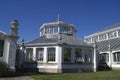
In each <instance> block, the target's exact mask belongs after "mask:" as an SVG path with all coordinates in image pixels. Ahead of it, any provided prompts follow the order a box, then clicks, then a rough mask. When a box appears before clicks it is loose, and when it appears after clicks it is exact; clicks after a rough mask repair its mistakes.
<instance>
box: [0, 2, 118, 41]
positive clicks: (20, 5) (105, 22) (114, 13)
mask: <svg viewBox="0 0 120 80" xmlns="http://www.w3.org/2000/svg"><path fill="white" fill-rule="evenodd" d="M58 14H59V16H60V20H61V21H63V22H65V23H70V24H73V25H74V26H75V28H76V29H77V37H79V38H80V39H81V40H83V39H84V37H85V36H88V35H90V34H92V33H95V32H97V31H100V30H102V29H104V28H106V27H110V26H112V25H114V24H116V23H119V22H120V0H0V30H1V31H4V32H6V33H8V34H9V33H10V27H11V26H10V22H11V21H12V20H14V19H15V20H18V21H19V31H18V33H19V40H18V42H20V41H21V40H22V38H24V39H25V42H29V41H31V40H34V39H35V38H37V37H39V29H40V26H41V25H42V24H44V23H49V22H55V21H56V20H57V16H58Z"/></svg>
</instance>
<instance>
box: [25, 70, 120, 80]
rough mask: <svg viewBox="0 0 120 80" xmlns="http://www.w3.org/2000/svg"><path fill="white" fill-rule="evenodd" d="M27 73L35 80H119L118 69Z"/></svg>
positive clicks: (119, 73)
mask: <svg viewBox="0 0 120 80" xmlns="http://www.w3.org/2000/svg"><path fill="white" fill-rule="evenodd" d="M27 75H29V76H31V77H33V78H34V79H35V80H120V71H99V72H90V73H63V74H40V73H27Z"/></svg>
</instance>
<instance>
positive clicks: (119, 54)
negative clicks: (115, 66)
mask: <svg viewBox="0 0 120 80" xmlns="http://www.w3.org/2000/svg"><path fill="white" fill-rule="evenodd" d="M113 61H114V62H118V63H120V52H115V53H113Z"/></svg>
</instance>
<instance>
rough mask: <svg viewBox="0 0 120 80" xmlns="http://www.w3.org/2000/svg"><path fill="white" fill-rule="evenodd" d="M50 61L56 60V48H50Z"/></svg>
mask: <svg viewBox="0 0 120 80" xmlns="http://www.w3.org/2000/svg"><path fill="white" fill-rule="evenodd" d="M48 61H55V48H48Z"/></svg>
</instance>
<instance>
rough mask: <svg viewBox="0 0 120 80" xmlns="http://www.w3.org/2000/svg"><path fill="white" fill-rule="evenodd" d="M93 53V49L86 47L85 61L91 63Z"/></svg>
mask: <svg viewBox="0 0 120 80" xmlns="http://www.w3.org/2000/svg"><path fill="white" fill-rule="evenodd" d="M91 53H92V51H91V49H86V50H85V55H84V62H85V63H90V62H91V58H90V57H91V56H90V55H91Z"/></svg>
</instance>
